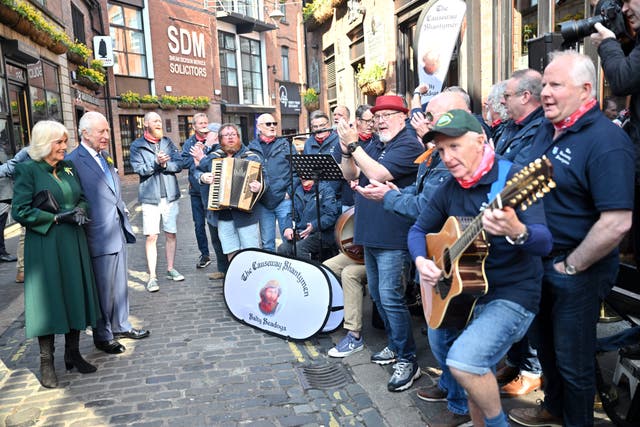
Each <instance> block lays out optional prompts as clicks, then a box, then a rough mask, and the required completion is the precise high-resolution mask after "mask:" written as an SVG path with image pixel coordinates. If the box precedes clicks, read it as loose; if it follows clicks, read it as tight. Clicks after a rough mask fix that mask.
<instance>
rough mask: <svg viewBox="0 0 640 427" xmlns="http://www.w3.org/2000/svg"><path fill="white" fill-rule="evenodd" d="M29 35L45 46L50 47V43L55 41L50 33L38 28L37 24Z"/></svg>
mask: <svg viewBox="0 0 640 427" xmlns="http://www.w3.org/2000/svg"><path fill="white" fill-rule="evenodd" d="M29 37H30V38H31V40H33V41H34V42H35V43H37V44H39V45H40V46H44V47H46V48H49V45H50V44H51V43H53V39H52V38H51V36H50V35H49V34H48V33H46V32H45V31H42V30H40V29H38V28H36V27H35V26H33V27H32V29H31V33H30V34H29Z"/></svg>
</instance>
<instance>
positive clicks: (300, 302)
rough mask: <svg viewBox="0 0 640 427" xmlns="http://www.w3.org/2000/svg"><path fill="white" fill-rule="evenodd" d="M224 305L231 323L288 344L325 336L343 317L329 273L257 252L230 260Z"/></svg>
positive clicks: (340, 299) (340, 298)
mask: <svg viewBox="0 0 640 427" xmlns="http://www.w3.org/2000/svg"><path fill="white" fill-rule="evenodd" d="M224 300H225V303H226V304H227V308H228V309H229V311H230V312H231V314H232V315H233V316H234V317H235V318H236V319H237V320H239V321H241V322H243V323H246V324H247V325H249V326H252V327H254V328H256V329H260V330H262V331H265V332H268V333H270V334H273V335H277V336H280V337H282V338H286V339H293V340H305V339H308V338H310V337H311V336H313V335H315V334H316V333H318V332H320V331H322V332H331V331H333V330H335V329H337V328H338V327H339V326H340V324H341V323H342V320H343V317H344V311H343V304H344V302H343V294H342V287H341V286H340V284H339V283H338V279H337V278H336V276H335V275H334V274H333V273H332V272H331V271H330V270H328V269H327V268H326V267H324V266H322V265H320V264H315V263H311V262H309V261H303V260H300V259H292V258H285V257H282V256H280V255H277V254H274V253H272V252H267V251H263V250H259V249H245V250H242V251H240V252H238V253H237V254H236V255H235V256H234V257H233V260H232V261H231V264H230V265H229V269H228V270H227V273H226V275H225V279H224Z"/></svg>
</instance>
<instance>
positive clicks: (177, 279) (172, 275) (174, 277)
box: [167, 268, 184, 282]
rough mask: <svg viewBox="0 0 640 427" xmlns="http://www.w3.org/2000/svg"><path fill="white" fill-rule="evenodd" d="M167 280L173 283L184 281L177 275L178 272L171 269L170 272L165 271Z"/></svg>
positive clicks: (181, 276) (182, 277) (180, 275)
mask: <svg viewBox="0 0 640 427" xmlns="http://www.w3.org/2000/svg"><path fill="white" fill-rule="evenodd" d="M167 279H169V280H173V281H174V282H181V281H183V280H184V276H183V275H182V274H180V273H178V270H176V269H175V268H172V269H171V270H169V271H167Z"/></svg>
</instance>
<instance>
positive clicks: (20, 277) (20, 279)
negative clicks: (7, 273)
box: [16, 271, 24, 283]
mask: <svg viewBox="0 0 640 427" xmlns="http://www.w3.org/2000/svg"><path fill="white" fill-rule="evenodd" d="M16 283H24V271H18V273H17V274H16Z"/></svg>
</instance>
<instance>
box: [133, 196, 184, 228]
mask: <svg viewBox="0 0 640 427" xmlns="http://www.w3.org/2000/svg"><path fill="white" fill-rule="evenodd" d="M179 213H180V205H178V200H175V201H173V202H167V199H166V197H163V198H162V199H160V203H158V204H157V205H154V204H150V203H143V204H142V234H144V235H145V236H150V235H155V234H160V219H161V218H162V229H163V230H164V232H165V233H173V234H175V233H176V232H177V231H178V225H177V222H176V221H177V219H178V214H179Z"/></svg>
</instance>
